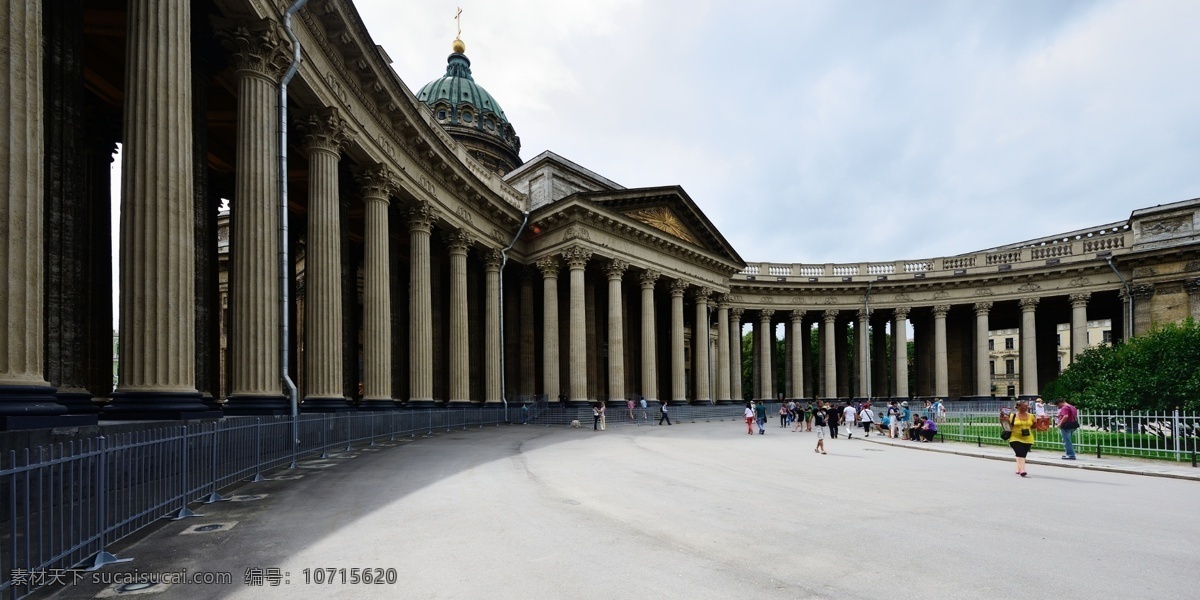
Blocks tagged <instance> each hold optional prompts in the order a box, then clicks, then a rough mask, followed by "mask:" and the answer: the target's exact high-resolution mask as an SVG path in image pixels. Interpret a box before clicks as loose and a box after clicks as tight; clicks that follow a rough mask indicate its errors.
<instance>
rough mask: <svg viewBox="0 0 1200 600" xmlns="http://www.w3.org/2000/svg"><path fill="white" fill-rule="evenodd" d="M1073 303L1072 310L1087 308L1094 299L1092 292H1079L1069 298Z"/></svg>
mask: <svg viewBox="0 0 1200 600" xmlns="http://www.w3.org/2000/svg"><path fill="white" fill-rule="evenodd" d="M1067 298H1068V300H1070V301H1071V308H1077V307H1086V306H1087V304H1088V300H1090V299H1091V298H1092V293H1091V292H1078V293H1075V294H1071V295H1070V296H1068V297H1067Z"/></svg>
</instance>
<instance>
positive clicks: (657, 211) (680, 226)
mask: <svg viewBox="0 0 1200 600" xmlns="http://www.w3.org/2000/svg"><path fill="white" fill-rule="evenodd" d="M621 214H624V215H625V216H627V217H630V218H632V219H634V220H637V221H641V222H642V223H645V224H647V225H649V226H651V227H653V228H655V229H657V230H659V231H662V232H664V233H666V234H667V235H671V236H675V237H677V238H679V239H681V240H683V241H685V242H689V243H692V244H695V245H697V246H703V244H702V243H700V239H699V238H698V237H697V236H696V234H695V233H694V232H692V230H691V228H690V227H688V226H687V224H686V223H684V220H683V219H682V218H680V216H679V215H678V214H676V212H675V211H673V210H671V208H670V207H668V206H648V207H645V208H636V209H633V210H626V211H622V213H621Z"/></svg>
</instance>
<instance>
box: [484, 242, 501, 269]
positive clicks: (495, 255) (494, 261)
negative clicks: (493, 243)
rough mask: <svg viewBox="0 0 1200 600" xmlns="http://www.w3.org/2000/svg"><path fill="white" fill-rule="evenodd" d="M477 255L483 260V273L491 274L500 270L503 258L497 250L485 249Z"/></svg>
mask: <svg viewBox="0 0 1200 600" xmlns="http://www.w3.org/2000/svg"><path fill="white" fill-rule="evenodd" d="M479 255H480V257H481V258H482V259H483V269H484V271H489V272H491V271H499V270H500V262H501V261H503V260H504V256H503V255H502V254H500V250H499V249H498V248H486V249H484V250H483V251H482V252H480V253H479Z"/></svg>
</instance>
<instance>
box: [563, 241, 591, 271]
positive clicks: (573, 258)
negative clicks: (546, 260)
mask: <svg viewBox="0 0 1200 600" xmlns="http://www.w3.org/2000/svg"><path fill="white" fill-rule="evenodd" d="M562 257H563V260H564V261H566V262H567V268H569V269H571V270H572V271H574V270H576V269H583V268H584V267H586V266H587V263H588V261H589V260H591V259H592V251H591V250H588V249H587V248H584V247H583V246H571V247H570V248H567V249H566V250H563V251H562Z"/></svg>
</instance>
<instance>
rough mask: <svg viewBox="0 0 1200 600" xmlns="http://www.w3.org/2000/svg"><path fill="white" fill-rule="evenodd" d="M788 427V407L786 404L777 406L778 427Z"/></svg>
mask: <svg viewBox="0 0 1200 600" xmlns="http://www.w3.org/2000/svg"><path fill="white" fill-rule="evenodd" d="M787 426H788V407H787V405H786V404H780V405H779V427H780V428H786V427H787Z"/></svg>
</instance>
